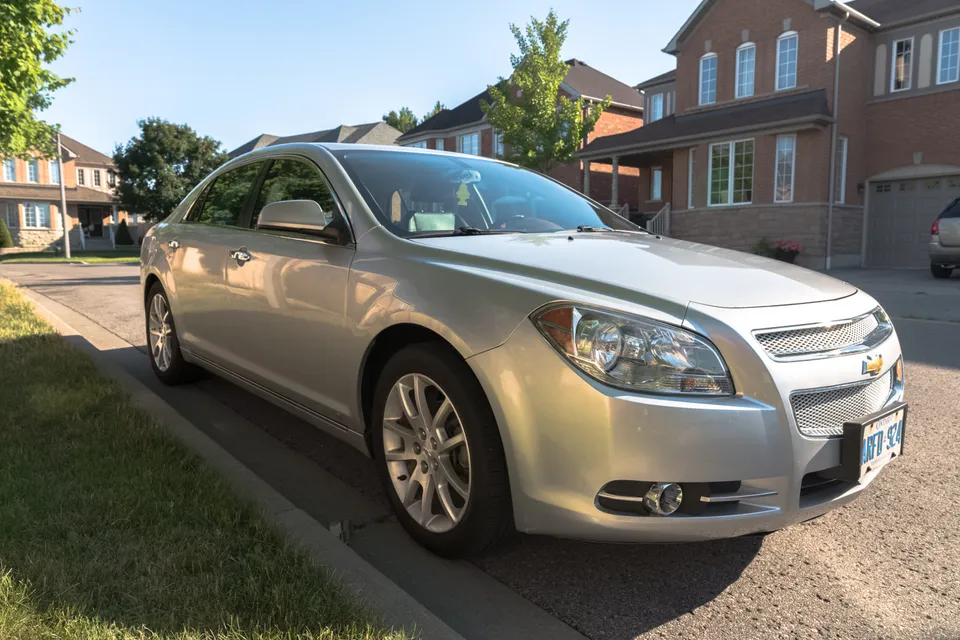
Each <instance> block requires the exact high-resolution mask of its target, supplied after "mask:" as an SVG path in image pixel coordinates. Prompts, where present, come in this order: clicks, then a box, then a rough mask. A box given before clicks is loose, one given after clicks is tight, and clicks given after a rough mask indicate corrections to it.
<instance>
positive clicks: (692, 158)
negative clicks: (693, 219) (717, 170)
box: [687, 147, 697, 209]
mask: <svg viewBox="0 0 960 640" xmlns="http://www.w3.org/2000/svg"><path fill="white" fill-rule="evenodd" d="M696 154H697V148H696V147H691V148H690V150H689V151H687V209H693V204H694V203H693V192H694V186H693V183H694V171H695V170H696V168H697V161H696Z"/></svg>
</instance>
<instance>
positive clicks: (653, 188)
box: [650, 167, 663, 201]
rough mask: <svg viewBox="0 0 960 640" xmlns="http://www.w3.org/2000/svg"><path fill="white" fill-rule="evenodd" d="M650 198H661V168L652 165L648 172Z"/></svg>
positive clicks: (656, 199) (657, 199)
mask: <svg viewBox="0 0 960 640" xmlns="http://www.w3.org/2000/svg"><path fill="white" fill-rule="evenodd" d="M650 199H651V200H655V201H659V200H663V169H661V168H660V167H654V169H653V171H652V172H651V173H650Z"/></svg>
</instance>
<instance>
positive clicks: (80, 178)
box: [77, 169, 86, 187]
mask: <svg viewBox="0 0 960 640" xmlns="http://www.w3.org/2000/svg"><path fill="white" fill-rule="evenodd" d="M77 184H78V185H79V186H81V187H82V186H83V185H85V184H86V182H84V180H83V169H77Z"/></svg>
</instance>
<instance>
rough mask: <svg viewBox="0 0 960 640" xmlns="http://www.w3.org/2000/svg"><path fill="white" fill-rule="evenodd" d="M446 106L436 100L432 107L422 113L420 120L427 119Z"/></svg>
mask: <svg viewBox="0 0 960 640" xmlns="http://www.w3.org/2000/svg"><path fill="white" fill-rule="evenodd" d="M446 108H447V105H445V104H443V103H442V102H440V101H439V100H437V104H435V105H433V109H430V111H428V112H427V113H425V114H424V116H423V120H421V121H420V122H423V121H424V120H429V119H430V118H432V117H433V116H435V115H437V114H438V113H440V112H441V111H443V110H444V109H446Z"/></svg>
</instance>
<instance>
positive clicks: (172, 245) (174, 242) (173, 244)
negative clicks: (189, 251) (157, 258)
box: [167, 240, 180, 251]
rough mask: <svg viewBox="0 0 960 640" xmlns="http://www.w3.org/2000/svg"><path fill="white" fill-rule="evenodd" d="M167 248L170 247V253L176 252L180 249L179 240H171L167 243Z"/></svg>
mask: <svg viewBox="0 0 960 640" xmlns="http://www.w3.org/2000/svg"><path fill="white" fill-rule="evenodd" d="M167 246H168V247H170V249H171V250H172V251H176V250H177V249H179V248H180V241H179V240H171V241H170V242H168V243H167Z"/></svg>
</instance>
